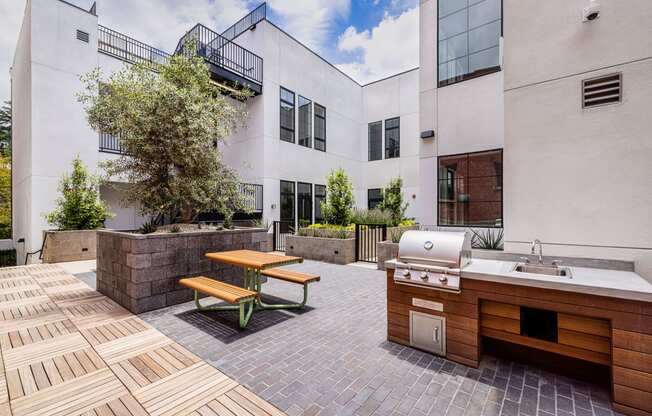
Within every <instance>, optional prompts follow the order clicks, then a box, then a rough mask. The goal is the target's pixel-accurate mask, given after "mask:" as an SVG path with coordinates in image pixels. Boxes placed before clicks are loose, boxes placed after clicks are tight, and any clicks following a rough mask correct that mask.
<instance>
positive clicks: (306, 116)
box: [299, 96, 312, 147]
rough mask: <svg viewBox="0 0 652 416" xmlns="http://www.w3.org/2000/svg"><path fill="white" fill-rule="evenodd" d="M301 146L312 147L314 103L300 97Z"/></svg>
mask: <svg viewBox="0 0 652 416" xmlns="http://www.w3.org/2000/svg"><path fill="white" fill-rule="evenodd" d="M299 144H300V145H301V146H306V147H312V101H310V100H309V99H307V98H305V97H302V96H299Z"/></svg>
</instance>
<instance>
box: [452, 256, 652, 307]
mask: <svg viewBox="0 0 652 416" xmlns="http://www.w3.org/2000/svg"><path fill="white" fill-rule="evenodd" d="M515 266H516V263H515V262H511V261H502V260H485V259H473V260H472V261H471V263H470V264H468V265H467V266H466V267H465V268H464V269H463V270H462V273H461V276H462V278H467V279H475V280H485V281H488V282H497V283H509V284H513V285H524V286H531V287H539V288H542V289H557V290H563V291H567V292H577V293H585V294H590V295H599V296H609V297H614V298H619V299H629V300H641V301H644V302H652V283H650V282H648V281H647V280H645V279H644V278H643V277H641V276H640V275H638V274H636V273H634V272H629V271H621V270H604V269H593V268H587V267H569V268H570V270H571V276H572V277H571V278H569V277H560V276H547V275H541V274H532V273H520V272H515V271H513V270H514V267H515Z"/></svg>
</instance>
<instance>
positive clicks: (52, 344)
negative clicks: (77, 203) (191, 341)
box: [0, 265, 283, 416]
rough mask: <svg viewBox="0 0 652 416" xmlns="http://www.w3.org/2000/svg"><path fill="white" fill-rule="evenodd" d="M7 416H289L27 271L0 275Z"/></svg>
mask: <svg viewBox="0 0 652 416" xmlns="http://www.w3.org/2000/svg"><path fill="white" fill-rule="evenodd" d="M11 412H13V415H12V413H11ZM0 415H2V416H5V415H7V416H27V415H30V416H64V415H66V416H68V415H88V416H112V415H114V416H118V415H120V416H130V415H133V416H159V415H160V416H173V415H175V416H176V415H179V416H181V415H192V416H210V415H228V416H233V415H244V416H249V415H252V416H257V415H265V416H281V415H283V413H281V412H279V411H278V410H277V409H275V408H274V407H273V406H271V405H269V404H268V403H267V402H265V401H264V400H262V399H260V398H259V397H257V396H255V395H254V394H253V393H251V392H249V391H248V390H246V389H244V388H243V387H242V386H239V385H238V383H237V382H235V381H234V380H232V379H230V378H229V377H227V376H226V375H224V374H222V373H221V372H219V371H218V370H217V369H215V368H214V367H212V366H210V365H208V364H207V363H205V362H203V361H202V360H201V359H200V358H199V357H197V356H196V355H194V354H192V353H191V352H190V351H188V350H186V349H185V348H183V347H182V346H180V345H179V344H176V343H174V342H173V341H172V340H171V339H169V338H167V337H166V336H165V335H163V334H161V333H160V332H159V331H157V330H156V329H154V328H153V327H151V326H150V325H148V324H146V323H145V322H143V321H142V320H141V319H139V318H138V317H135V316H133V315H132V314H131V313H129V312H128V311H127V310H125V309H124V308H122V307H121V306H119V305H118V304H116V303H115V302H113V301H112V300H110V299H108V298H106V297H104V296H102V295H101V294H99V293H97V292H95V291H93V290H92V289H91V288H89V287H88V286H87V285H85V284H84V283H81V282H80V281H79V280H77V279H76V278H75V277H74V276H72V275H69V274H67V273H65V272H64V271H63V270H62V269H61V268H59V267H58V266H56V265H30V266H24V267H19V268H15V269H11V270H7V269H3V270H0Z"/></svg>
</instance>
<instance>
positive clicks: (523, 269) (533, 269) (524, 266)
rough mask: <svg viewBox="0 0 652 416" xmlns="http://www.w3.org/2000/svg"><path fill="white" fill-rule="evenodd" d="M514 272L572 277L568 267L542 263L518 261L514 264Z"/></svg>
mask: <svg viewBox="0 0 652 416" xmlns="http://www.w3.org/2000/svg"><path fill="white" fill-rule="evenodd" d="M512 271H514V272H519V273H529V274H543V275H546V276H559V277H568V278H570V277H572V276H571V271H570V269H569V268H568V267H559V266H549V265H544V264H528V263H518V264H516V266H514V270H512Z"/></svg>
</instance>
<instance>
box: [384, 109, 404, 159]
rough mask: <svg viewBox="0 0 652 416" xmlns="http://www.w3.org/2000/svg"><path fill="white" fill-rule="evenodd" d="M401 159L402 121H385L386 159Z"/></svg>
mask: <svg viewBox="0 0 652 416" xmlns="http://www.w3.org/2000/svg"><path fill="white" fill-rule="evenodd" d="M393 157H401V119H400V118H399V117H395V118H390V119H387V120H385V159H391V158H393Z"/></svg>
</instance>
